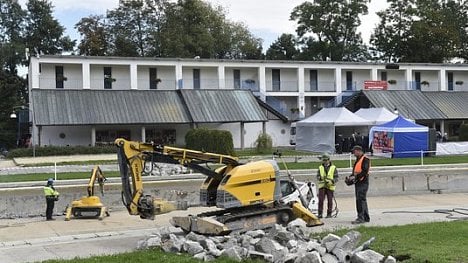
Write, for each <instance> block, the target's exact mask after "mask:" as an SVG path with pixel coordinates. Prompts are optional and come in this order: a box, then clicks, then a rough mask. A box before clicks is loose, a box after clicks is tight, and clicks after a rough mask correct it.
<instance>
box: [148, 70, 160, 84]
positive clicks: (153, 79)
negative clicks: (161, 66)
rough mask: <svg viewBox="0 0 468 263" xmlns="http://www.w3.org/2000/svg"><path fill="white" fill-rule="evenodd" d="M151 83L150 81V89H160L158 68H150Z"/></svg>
mask: <svg viewBox="0 0 468 263" xmlns="http://www.w3.org/2000/svg"><path fill="white" fill-rule="evenodd" d="M149 81H150V83H149V84H150V89H158V82H159V81H160V80H158V69H157V68H150V69H149Z"/></svg>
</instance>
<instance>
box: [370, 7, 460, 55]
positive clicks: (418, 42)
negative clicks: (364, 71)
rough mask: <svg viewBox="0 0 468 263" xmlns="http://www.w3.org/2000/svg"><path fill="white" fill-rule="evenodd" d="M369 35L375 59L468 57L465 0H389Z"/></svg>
mask: <svg viewBox="0 0 468 263" xmlns="http://www.w3.org/2000/svg"><path fill="white" fill-rule="evenodd" d="M389 1H390V7H389V8H387V9H386V10H385V11H383V12H380V13H378V15H379V16H380V24H379V25H378V26H377V28H376V29H375V30H374V33H373V35H372V37H371V44H372V49H373V50H374V53H375V56H376V58H377V59H380V60H384V61H389V62H392V61H393V62H398V61H403V62H433V63H441V62H445V61H448V60H450V59H452V58H454V57H462V58H468V52H467V51H466V50H467V47H468V46H467V45H468V43H467V41H468V25H467V24H466V21H468V3H467V2H465V1H462V0H458V1H454V0H452V1H441V0H440V1H438V0H389Z"/></svg>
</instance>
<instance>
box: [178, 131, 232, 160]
mask: <svg viewBox="0 0 468 263" xmlns="http://www.w3.org/2000/svg"><path fill="white" fill-rule="evenodd" d="M185 143H186V148H188V149H193V150H198V151H204V152H212V153H219V154H228V155H234V153H235V152H234V142H233V140H232V134H231V133H230V132H229V131H224V130H211V129H207V128H197V129H191V130H190V131H189V132H187V134H186V135H185Z"/></svg>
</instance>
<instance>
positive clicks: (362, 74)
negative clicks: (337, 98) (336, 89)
mask: <svg viewBox="0 0 468 263" xmlns="http://www.w3.org/2000/svg"><path fill="white" fill-rule="evenodd" d="M347 71H351V72H352V73H353V81H352V83H353V90H362V89H364V81H366V80H371V79H372V77H371V71H370V70H368V69H342V70H341V79H342V81H341V87H342V90H346V72H347Z"/></svg>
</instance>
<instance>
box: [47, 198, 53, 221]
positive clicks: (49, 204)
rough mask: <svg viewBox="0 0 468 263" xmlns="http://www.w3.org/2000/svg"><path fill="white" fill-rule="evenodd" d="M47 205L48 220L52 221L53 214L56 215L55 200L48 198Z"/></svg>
mask: <svg viewBox="0 0 468 263" xmlns="http://www.w3.org/2000/svg"><path fill="white" fill-rule="evenodd" d="M46 203H47V208H46V219H52V214H53V213H54V205H55V200H54V198H53V197H52V198H50V197H46Z"/></svg>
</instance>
